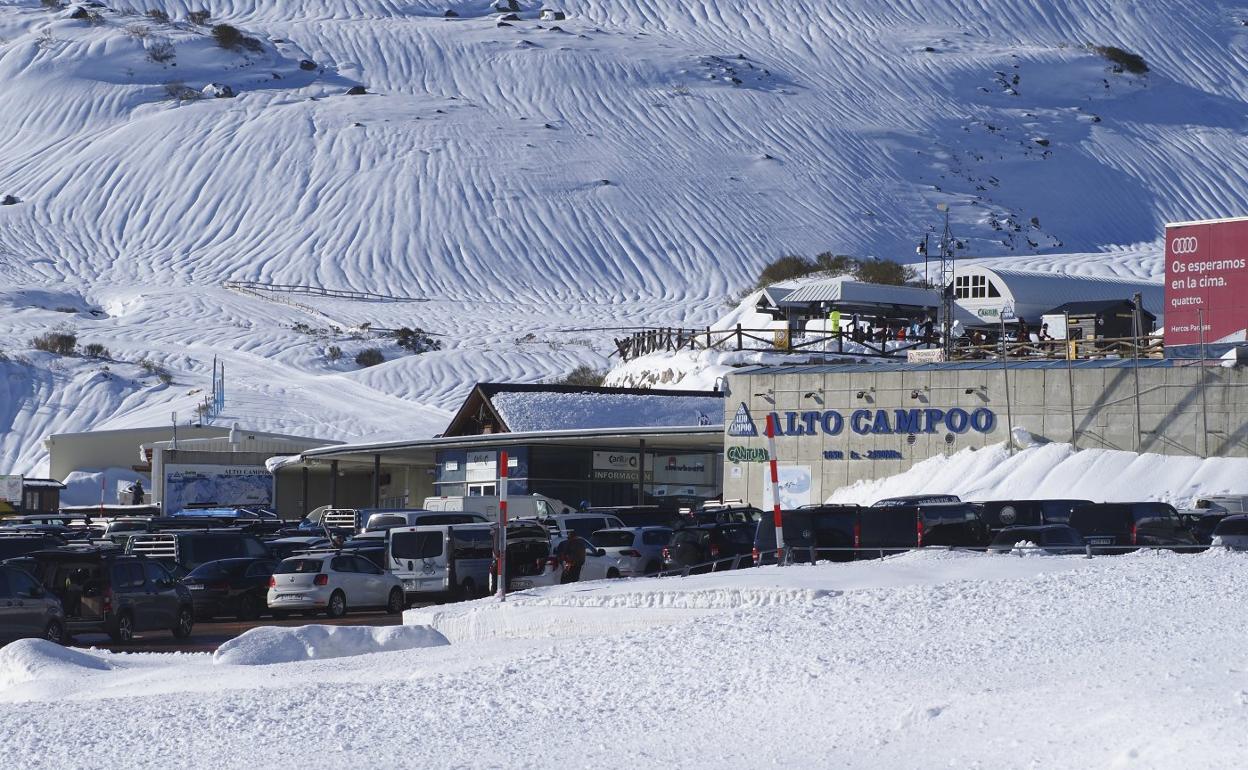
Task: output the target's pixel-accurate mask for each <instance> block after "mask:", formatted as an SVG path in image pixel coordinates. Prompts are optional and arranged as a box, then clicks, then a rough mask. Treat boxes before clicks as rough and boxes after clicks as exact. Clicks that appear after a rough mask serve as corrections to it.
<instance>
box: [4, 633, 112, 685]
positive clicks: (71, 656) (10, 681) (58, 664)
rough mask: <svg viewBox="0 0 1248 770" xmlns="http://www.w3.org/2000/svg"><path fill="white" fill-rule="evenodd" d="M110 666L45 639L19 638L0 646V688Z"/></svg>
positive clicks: (78, 673) (106, 669)
mask: <svg viewBox="0 0 1248 770" xmlns="http://www.w3.org/2000/svg"><path fill="white" fill-rule="evenodd" d="M111 668H112V667H111V666H109V665H108V664H107V663H105V662H104V661H102V660H100V659H99V658H97V657H95V656H94V655H90V654H87V653H85V652H79V651H78V650H71V649H68V648H66V647H62V646H61V645H59V644H56V643H54V642H49V641H47V640H46V639H19V640H18V641H16V642H13V643H11V644H8V645H6V646H5V647H3V648H0V690H5V689H8V688H10V687H12V686H13V685H16V684H22V683H24V682H35V681H44V680H50V679H77V678H79V677H81V676H82V675H83V674H86V673H89V672H92V671H108V670H110V669H111Z"/></svg>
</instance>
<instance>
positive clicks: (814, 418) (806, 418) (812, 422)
mask: <svg viewBox="0 0 1248 770" xmlns="http://www.w3.org/2000/svg"><path fill="white" fill-rule="evenodd" d="M802 422H803V423H804V424H805V428H804V429H805V433H806V435H807V436H813V435H815V434H816V433H818V432H819V430H818V429H817V428H816V427H815V426H816V425H818V424H819V413H818V412H802Z"/></svg>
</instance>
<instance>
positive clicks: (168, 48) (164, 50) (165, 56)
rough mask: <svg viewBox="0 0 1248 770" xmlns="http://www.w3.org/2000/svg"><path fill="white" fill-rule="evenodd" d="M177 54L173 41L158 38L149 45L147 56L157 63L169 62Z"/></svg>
mask: <svg viewBox="0 0 1248 770" xmlns="http://www.w3.org/2000/svg"><path fill="white" fill-rule="evenodd" d="M176 54H177V52H176V51H175V50H174V48H173V43H171V42H169V41H168V40H157V41H154V42H152V43H150V44H149V45H148V46H147V58H148V59H150V60H151V61H154V62H156V63H157V64H168V63H169V62H171V61H173V59H174V56H176Z"/></svg>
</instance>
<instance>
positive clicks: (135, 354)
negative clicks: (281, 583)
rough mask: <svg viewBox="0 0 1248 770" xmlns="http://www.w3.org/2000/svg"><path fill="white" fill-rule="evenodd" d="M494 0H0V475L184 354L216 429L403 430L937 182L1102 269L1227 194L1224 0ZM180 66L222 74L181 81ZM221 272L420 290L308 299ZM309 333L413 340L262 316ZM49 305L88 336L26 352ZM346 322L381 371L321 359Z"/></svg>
mask: <svg viewBox="0 0 1248 770" xmlns="http://www.w3.org/2000/svg"><path fill="white" fill-rule="evenodd" d="M49 2H51V0H49ZM520 6H521V11H520V13H519V18H518V19H517V20H513V21H506V22H502V23H501V24H503V25H505V26H503V25H500V22H499V17H498V14H494V13H492V12H491V7H490V4H489V3H487V2H485V0H436V1H435V0H411V1H410V2H406V3H404V2H391V1H388V0H308V1H307V2H302V3H298V4H293V5H292V4H280V3H279V4H275V3H257V2H249V1H246V0H243V1H240V2H217V1H216V0H212V1H207V0H205V2H199V0H195V1H194V2H191V3H189V4H188V3H183V2H178V1H170V2H164V1H161V0H131V1H130V2H127V3H126V4H125V6H124V7H123V6H122V5H121V4H116V5H113V6H108V7H100V6H97V5H86V6H83V7H82V8H81V9H79V8H78V7H77V6H69V7H63V8H52V7H48V6H45V5H43V4H40V3H38V2H34V1H33V0H20V1H15V0H0V84H2V86H0V199H2V198H4V196H13V198H14V199H16V202H14V203H12V205H3V206H0V349H2V350H3V351H4V353H5V355H7V357H8V358H9V360H8V361H7V362H0V370H2V371H3V374H4V377H3V379H0V397H2V398H3V401H0V470H9V469H13V470H16V471H19V472H21V471H30V470H35V469H38V466H39V465H40V464H41V462H42V459H43V454H42V451H43V450H42V448H41V447H40V446H39V439H40V438H42V436H43V435H46V434H47V433H48V432H51V431H57V430H81V429H85V428H89V427H93V426H98V425H111V426H120V425H136V424H152V423H163V422H165V421H166V420H167V419H168V414H169V412H170V411H171V410H177V411H179V412H180V413H184V414H186V415H188V416H189V415H190V413H191V410H192V408H193V405H194V403H195V402H196V401H197V400H198V399H199V398H200V397H201V396H202V393H195V392H194V391H195V390H197V389H200V388H203V387H204V386H205V385H206V384H207V381H208V378H207V373H208V372H209V371H210V370H211V360H212V356H213V355H217V356H218V357H220V358H221V359H223V360H225V361H226V364H227V371H228V372H229V373H230V374H229V375H228V377H229V385H230V396H229V397H227V412H229V413H230V414H227V415H226V416H225V419H242V420H243V421H245V422H247V423H248V424H250V425H253V426H254V427H256V428H261V429H263V428H268V429H281V430H291V431H300V432H310V433H316V434H319V435H325V436H328V437H339V438H342V437H352V436H359V435H363V434H372V433H376V432H388V433H394V432H398V433H408V434H410V433H412V432H417V433H429V432H432V431H435V430H436V429H437V428H439V427H441V425H442V423H443V422H444V421H445V417H446V410H447V409H449V408H450V407H452V406H454V405H455V402H456V401H457V400H458V399H459V397H460V396H461V395H462V394H463V392H464V389H465V388H466V387H467V386H468V384H469V383H470V382H471V381H473V380H476V379H539V378H543V377H549V376H552V375H557V374H560V373H563V372H566V371H568V370H570V369H571V368H573V367H574V366H576V365H577V364H579V363H589V364H592V365H595V366H603V365H605V364H606V363H607V360H606V358H605V355H606V354H607V353H608V352H609V350H610V347H609V337H610V333H609V332H601V331H571V332H565V331H563V330H568V329H576V330H581V329H599V328H602V327H613V326H625V325H637V324H643V325H661V324H671V323H681V322H683V323H689V324H703V323H708V322H709V321H711V320H712V319H713V318H714V316H715V315H716V314H717V310H718V309H719V308H720V306H721V304H722V301H723V297H724V296H725V295H727V294H731V293H735V292H736V291H738V290H739V289H740V288H741V287H742V286H744V285H746V284H748V283H750V282H752V278H753V276H754V275H755V274H756V272H757V269H758V267H759V265H761V264H762V263H763V262H765V261H767V260H768V259H771V258H774V257H775V256H777V255H779V254H781V253H785V252H800V253H806V254H811V253H815V252H818V251H824V250H833V251H837V252H843V253H852V254H879V255H883V256H890V257H897V256H903V257H904V256H905V255H907V254H910V253H912V250H913V244H914V243H915V242H916V241H917V240H918V239H919V238H920V237H921V234H922V233H923V232H924V231H926V230H927V229H928V228H930V227H934V226H936V225H937V224H938V216H939V215H938V213H937V212H936V205H937V204H938V203H948V204H949V205H950V207H951V210H952V217H953V223H954V228H955V231H956V232H957V234H958V235H959V237H961V238H962V240H963V241H964V243H965V244H966V245H967V249H966V250H965V254H967V255H972V256H1012V255H1032V254H1036V253H1043V254H1053V253H1066V252H1074V251H1080V252H1100V251H1104V250H1107V249H1111V248H1115V247H1129V246H1133V245H1134V246H1135V247H1134V249H1124V250H1119V251H1114V252H1113V254H1112V255H1111V256H1110V257H1109V258H1106V259H1103V260H1100V261H1099V262H1098V263H1096V266H1095V267H1092V268H1089V267H1087V266H1082V265H1077V266H1076V267H1077V268H1078V269H1085V270H1086V269H1096V270H1098V271H1099V270H1110V271H1115V272H1126V273H1132V274H1156V273H1157V272H1158V271H1159V270H1160V268H1161V265H1160V260H1159V259H1158V249H1157V248H1156V247H1155V246H1153V245H1152V244H1155V243H1156V242H1157V239H1158V237H1159V234H1160V228H1161V225H1162V223H1163V222H1164V221H1166V220H1172V219H1191V218H1198V217H1206V216H1220V215H1229V214H1237V213H1242V212H1243V211H1244V210H1245V209H1246V208H1248V190H1246V189H1245V188H1244V187H1243V186H1242V185H1241V184H1240V183H1239V180H1241V179H1242V178H1244V176H1245V171H1246V170H1248V169H1246V166H1248V160H1246V159H1248V153H1245V152H1244V149H1245V145H1246V144H1248V140H1245V139H1244V131H1243V129H1244V127H1245V110H1244V99H1245V95H1246V94H1248V79H1246V78H1245V74H1248V66H1246V64H1245V62H1246V61H1248V60H1246V59H1245V57H1244V55H1243V53H1244V50H1245V45H1246V44H1248V27H1245V26H1244V25H1243V22H1244V20H1245V19H1248V11H1246V10H1243V9H1240V8H1238V7H1236V6H1233V5H1224V4H1221V3H1199V4H1193V3H1186V2H1178V1H1177V0H1141V1H1140V2H1132V3H1122V2H1118V1H1116V0H1065V1H1064V2H1062V1H1059V2H1052V3H1040V4H1038V3H1033V2H1027V1H1025V0H994V1H993V2H983V1H982V0H981V1H980V2H975V1H973V0H962V1H960V2H950V3H913V2H910V1H909V0H846V1H845V2H837V3H828V2H819V1H818V0H785V1H784V2H780V1H779V0H749V1H748V2H747V1H746V0H568V2H562V3H559V4H557V5H556V6H553V7H558V9H559V10H561V11H563V12H565V13H566V16H567V18H566V19H564V20H559V21H541V20H539V19H538V18H537V16H538V14H537V11H538V9H539V8H540V7H541V6H540V5H539V4H538V3H535V2H532V1H531V0H525V1H524V2H521V3H520ZM448 9H450V10H453V11H455V12H456V13H457V14H458V15H457V17H455V18H444V13H445V12H446V11H447V10H448ZM152 11H156V12H158V13H156V14H155V15H151V14H150V12H152ZM192 11H207V12H208V17H207V18H206V19H205V18H204V17H202V16H197V17H196V19H197V20H198V21H199V22H202V23H198V24H197V23H192V21H191V12H192ZM164 17H168V19H170V21H164ZM220 23H228V24H230V25H233V26H234V27H236V28H238V29H239V30H241V32H242V34H243V35H244V36H246V37H249V38H252V39H254V43H253V44H248V43H247V41H244V43H243V44H242V45H238V46H236V47H234V48H222V47H221V46H219V45H217V44H216V42H215V41H214V39H213V37H212V34H211V26H212V25H213V24H220ZM1088 45H1102V46H1103V45H1117V46H1121V47H1122V48H1125V49H1129V50H1131V51H1134V52H1136V53H1139V54H1140V55H1142V56H1143V57H1144V59H1145V60H1146V61H1147V62H1148V65H1149V67H1150V68H1151V71H1150V72H1149V74H1147V75H1146V76H1136V75H1131V74H1129V73H1123V72H1114V71H1113V70H1112V67H1111V64H1110V63H1109V62H1108V61H1107V60H1106V59H1105V58H1103V57H1102V56H1100V55H1098V54H1096V53H1095V52H1093V51H1091V50H1089V49H1088V48H1086V46H1088ZM213 83H215V84H221V85H224V86H229V88H230V89H231V90H232V91H234V92H235V93H236V94H237V96H236V97H235V98H232V99H227V98H211V97H201V98H195V99H192V98H187V97H188V96H190V95H191V94H193V93H194V94H198V93H200V92H201V90H202V89H203V88H204V87H205V86H207V85H208V84H213ZM354 85H363V86H366V88H367V91H368V93H366V94H364V95H348V94H347V91H348V89H349V88H351V87H352V86H354ZM1141 244H1142V245H1141ZM1141 255H1143V256H1141ZM1027 258H1028V259H1031V257H1027ZM1044 259H1046V260H1048V262H1047V266H1051V267H1057V268H1059V269H1065V268H1070V267H1071V263H1072V262H1082V261H1083V260H1077V259H1066V258H1063V259H1060V260H1056V261H1054V259H1053V258H1052V257H1045V258H1044ZM231 279H250V280H260V281H266V282H276V283H287V284H308V285H316V286H327V287H331V288H354V289H360V290H367V291H374V292H383V293H388V294H394V295H400V296H411V297H420V298H428V299H430V300H432V301H430V302H427V303H401V304H385V305H383V304H376V303H367V304H365V303H359V302H346V301H341V300H334V301H325V300H317V299H314V298H302V299H300V302H303V303H304V304H311V305H313V306H314V307H315V308H316V310H317V312H316V313H314V314H313V313H308V312H307V311H305V310H303V309H300V308H298V307H294V306H291V305H285V304H276V303H273V302H268V301H266V300H264V299H260V298H257V297H255V296H250V295H238V294H236V293H233V292H229V291H226V290H224V289H222V288H221V287H220V283H221V282H222V281H225V280H231ZM58 308H60V309H63V310H65V311H67V312H59V311H58ZM92 311H95V312H92ZM334 321H338V322H341V323H342V324H351V323H362V322H369V323H371V324H372V325H373V326H375V327H395V326H400V325H408V326H420V327H422V328H424V329H426V330H429V331H431V332H434V333H437V334H442V335H447V336H445V337H443V338H442V339H443V341H444V344H445V349H444V350H443V351H440V352H437V353H428V354H425V355H421V356H412V355H399V354H400V353H401V352H402V351H400V350H399V349H398V348H397V347H395V346H394V345H393V344H392V343H389V342H386V341H384V340H381V341H378V340H373V341H372V342H370V341H369V340H353V339H350V338H349V335H348V334H346V333H341V334H339V333H336V332H332V331H331V332H328V333H326V334H321V335H318V334H314V333H313V334H309V333H306V332H305V331H298V330H296V329H295V328H294V327H295V325H296V324H299V325H301V326H300V327H299V328H300V329H303V328H304V327H305V326H306V327H310V328H313V329H327V330H328V329H329V328H330V325H331V323H332V322H334ZM63 323H67V324H69V325H71V326H72V327H73V328H74V329H75V330H76V331H77V333H78V336H79V338H80V340H81V341H84V342H89V341H95V342H99V343H100V344H103V345H105V346H106V347H108V348H109V350H110V352H111V354H112V357H113V358H114V359H119V360H118V361H116V362H112V363H109V362H102V361H96V360H84V359H82V358H57V357H54V356H50V355H48V354H43V353H34V352H31V351H30V350H29V344H28V341H29V339H30V337H32V336H33V335H34V334H38V333H42V332H44V331H47V330H48V329H50V328H53V327H54V326H57V325H58V324H63ZM339 328H345V327H342V326H340V327H339ZM335 344H336V345H338V346H339V347H340V348H341V349H342V350H343V352H344V353H345V354H347V355H346V356H344V359H343V360H342V361H339V362H330V361H328V360H327V359H326V356H325V352H326V351H327V350H328V347H329V346H330V345H335ZM369 344H380V345H381V346H382V347H383V350H384V351H385V352H386V355H387V358H388V359H390V360H388V361H387V363H385V364H382V365H381V366H378V367H374V368H371V369H367V370H358V369H357V368H356V367H355V366H354V365H353V364H347V363H345V361H347V360H349V358H350V356H351V355H352V354H353V353H354V352H355V351H356V350H358V349H362V348H363V347H365V346H367V345H369ZM141 358H148V359H150V360H152V361H154V362H156V363H157V364H159V365H161V366H164V367H165V368H167V369H168V370H169V372H170V373H171V374H172V375H173V382H172V384H168V385H166V384H162V383H160V382H159V381H157V380H154V379H153V378H152V377H150V376H140V375H143V374H144V372H143V370H141V369H137V368H136V367H135V366H134V365H133V363H125V362H123V361H121V360H120V359H124V361H128V362H136V361H138V360H139V359H141ZM103 365H107V366H108V367H109V370H108V371H107V372H105V371H101V367H102V366H103Z"/></svg>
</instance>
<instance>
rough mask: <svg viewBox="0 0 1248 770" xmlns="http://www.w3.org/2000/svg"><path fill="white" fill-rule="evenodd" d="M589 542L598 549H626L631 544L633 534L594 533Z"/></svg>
mask: <svg viewBox="0 0 1248 770" xmlns="http://www.w3.org/2000/svg"><path fill="white" fill-rule="evenodd" d="M589 542H591V543H593V544H594V545H595V546H596V547H598V548H628V547H631V546H632V544H633V533H632V532H622V531H614V532H612V531H607V532H595V533H594V534H593V535H591V536H590V538H589Z"/></svg>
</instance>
